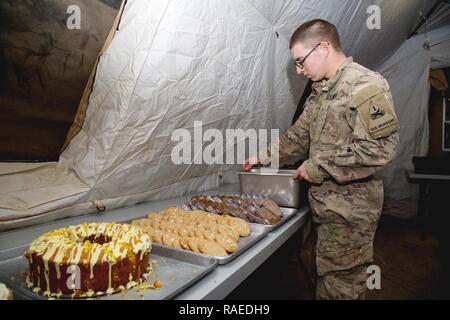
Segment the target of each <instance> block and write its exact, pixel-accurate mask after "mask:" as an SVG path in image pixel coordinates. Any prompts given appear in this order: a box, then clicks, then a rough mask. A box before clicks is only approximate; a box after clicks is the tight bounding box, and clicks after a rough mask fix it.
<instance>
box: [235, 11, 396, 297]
mask: <svg viewBox="0 0 450 320" xmlns="http://www.w3.org/2000/svg"><path fill="white" fill-rule="evenodd" d="M289 47H290V50H291V53H292V56H293V59H294V64H295V67H296V71H297V74H298V75H304V76H305V77H307V78H309V79H311V80H312V81H313V82H314V84H313V87H312V93H311V95H310V96H309V97H308V99H307V101H306V103H305V108H304V111H303V113H302V114H301V116H300V118H299V119H298V120H297V122H296V123H295V124H294V125H293V126H291V127H290V128H289V130H288V131H287V132H286V133H285V134H284V135H282V136H281V137H280V139H279V141H278V146H279V149H278V150H279V163H280V165H283V164H286V163H293V162H295V161H298V160H299V159H306V160H305V161H304V162H303V164H302V165H301V166H300V167H299V168H298V169H297V170H296V171H295V173H294V174H293V177H294V179H304V180H307V181H309V182H310V183H311V188H310V190H309V194H308V196H309V204H310V208H311V211H312V216H313V221H314V222H315V224H316V231H317V243H316V270H317V288H316V298H317V299H361V298H364V295H365V292H366V290H367V284H366V281H367V278H368V274H367V267H368V266H369V265H370V263H371V262H372V261H373V239H374V236H375V231H376V228H377V224H378V219H379V217H380V214H381V209H382V205H383V181H382V177H381V174H380V171H381V170H382V168H383V166H384V165H386V164H387V163H388V162H389V161H390V160H392V159H393V157H394V154H395V150H396V145H397V143H398V124H397V122H398V121H397V116H396V114H395V111H394V106H393V101H392V97H391V94H390V90H389V86H388V83H387V81H386V80H385V79H384V78H383V77H382V76H381V75H380V74H378V73H376V72H373V71H371V70H369V69H367V68H365V67H363V66H361V65H359V64H357V63H355V62H353V59H352V58H351V57H346V56H345V54H344V53H343V51H342V50H341V45H340V41H339V35H338V32H337V30H336V27H335V26H334V25H333V24H331V23H329V22H327V21H324V20H319V19H316V20H312V21H309V22H306V23H304V24H302V25H301V26H300V27H299V28H298V29H297V30H296V31H295V32H294V33H293V35H292V37H291V40H290V44H289ZM273 146H276V143H274V144H273ZM274 150H275V149H274ZM265 154H268V155H269V156H270V148H268V151H267V153H265ZM256 163H263V164H268V163H269V159H268V158H267V156H266V157H264V156H263V153H259V156H257V157H251V158H250V159H248V160H246V161H245V163H244V164H243V165H242V169H243V170H249V169H250V168H251V167H252V166H253V165H254V164H256Z"/></svg>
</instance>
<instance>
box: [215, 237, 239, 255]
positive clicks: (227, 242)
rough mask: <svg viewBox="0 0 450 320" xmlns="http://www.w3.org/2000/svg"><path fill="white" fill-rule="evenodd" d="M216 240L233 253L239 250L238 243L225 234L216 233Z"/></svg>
mask: <svg viewBox="0 0 450 320" xmlns="http://www.w3.org/2000/svg"><path fill="white" fill-rule="evenodd" d="M215 240H216V242H217V244H218V245H219V246H221V247H222V248H224V249H225V250H226V251H227V252H229V253H233V252H236V251H238V250H239V246H238V244H237V243H236V242H235V241H233V240H232V239H230V238H228V237H227V236H224V235H223V234H216V237H215Z"/></svg>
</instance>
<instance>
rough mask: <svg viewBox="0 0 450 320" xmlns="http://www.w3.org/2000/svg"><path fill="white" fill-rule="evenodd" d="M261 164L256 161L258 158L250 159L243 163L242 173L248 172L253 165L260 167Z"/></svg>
mask: <svg viewBox="0 0 450 320" xmlns="http://www.w3.org/2000/svg"><path fill="white" fill-rule="evenodd" d="M260 164H261V162H260V161H259V160H258V157H250V158H248V159H247V160H245V161H244V163H243V164H242V166H241V168H242V171H248V170H250V169H251V168H252V167H253V166H254V165H260Z"/></svg>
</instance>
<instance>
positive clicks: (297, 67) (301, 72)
mask: <svg viewBox="0 0 450 320" xmlns="http://www.w3.org/2000/svg"><path fill="white" fill-rule="evenodd" d="M304 70H305V69H304V68H300V67H299V66H295V71H296V72H297V74H298V75H299V76H301V75H302V74H303V71H304Z"/></svg>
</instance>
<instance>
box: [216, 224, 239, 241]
mask: <svg viewBox="0 0 450 320" xmlns="http://www.w3.org/2000/svg"><path fill="white" fill-rule="evenodd" d="M217 231H218V233H220V234H223V235H224V236H227V237H229V238H231V239H232V240H233V241H236V242H238V241H239V233H238V232H237V231H236V230H234V229H233V228H231V227H230V226H229V225H227V224H221V225H219V226H218V227H217Z"/></svg>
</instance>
